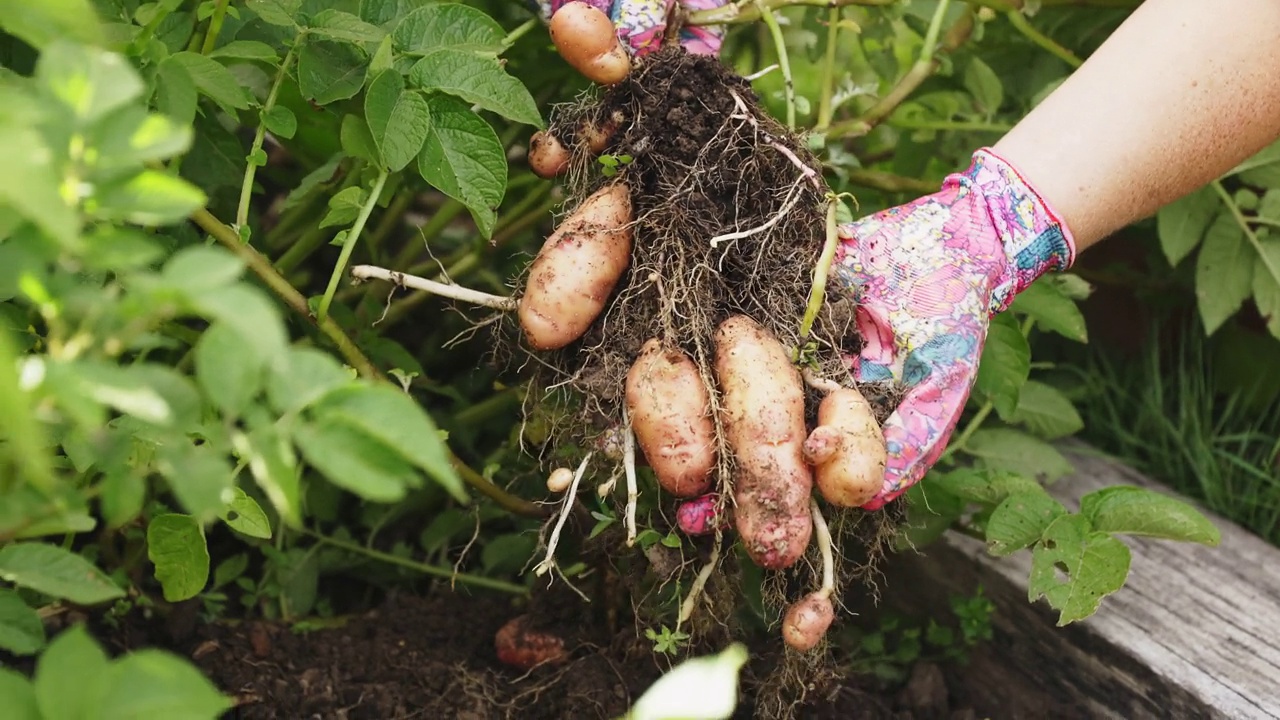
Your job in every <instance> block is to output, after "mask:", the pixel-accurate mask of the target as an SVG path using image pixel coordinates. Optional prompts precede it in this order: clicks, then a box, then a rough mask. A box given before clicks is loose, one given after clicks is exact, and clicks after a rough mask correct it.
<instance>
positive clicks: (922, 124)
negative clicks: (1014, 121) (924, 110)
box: [885, 120, 1013, 133]
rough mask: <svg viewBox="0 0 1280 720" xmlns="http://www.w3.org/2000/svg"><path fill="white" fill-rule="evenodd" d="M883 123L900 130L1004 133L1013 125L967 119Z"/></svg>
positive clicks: (891, 121)
mask: <svg viewBox="0 0 1280 720" xmlns="http://www.w3.org/2000/svg"><path fill="white" fill-rule="evenodd" d="M885 124H886V125H890V126H892V127H896V128H900V129H902V130H959V131H972V132H998V133H1005V132H1009V131H1010V130H1012V129H1013V126H1012V125H1009V124H1007V123H989V122H981V121H967V120H888V121H886V122H885Z"/></svg>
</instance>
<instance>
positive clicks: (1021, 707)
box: [883, 444, 1280, 720]
mask: <svg viewBox="0 0 1280 720" xmlns="http://www.w3.org/2000/svg"><path fill="white" fill-rule="evenodd" d="M1064 451H1065V452H1066V453H1067V454H1068V459H1069V460H1071V462H1072V463H1073V465H1074V466H1075V467H1076V473H1075V474H1074V475H1072V476H1070V477H1067V478H1064V479H1062V480H1060V481H1058V482H1057V483H1055V484H1053V485H1052V486H1051V488H1050V490H1051V492H1052V494H1053V495H1055V496H1056V497H1057V498H1058V499H1059V500H1061V501H1062V502H1063V503H1064V504H1065V505H1067V506H1068V507H1071V508H1072V509H1075V508H1077V507H1078V499H1079V497H1080V496H1081V495H1083V494H1084V493H1087V492H1089V491H1091V490H1095V489H1097V488H1101V487H1108V486H1112V485H1118V484H1129V485H1139V486H1143V487H1149V488H1152V489H1155V490H1158V491H1162V492H1166V493H1169V494H1174V493H1172V491H1171V490H1169V489H1168V488H1167V487H1165V486H1162V485H1160V484H1158V483H1156V482H1155V481H1153V480H1151V479H1150V478H1147V477H1145V476H1143V475H1142V474H1140V473H1138V472H1135V471H1134V470H1132V469H1130V468H1127V467H1125V466H1123V465H1121V464H1119V463H1117V462H1115V461H1113V460H1110V459H1107V458H1104V457H1102V456H1101V455H1100V454H1098V453H1096V452H1093V451H1091V450H1090V449H1089V448H1087V447H1084V446H1081V445H1078V444H1070V445H1067V446H1065V447H1064ZM1206 514H1207V515H1208V516H1209V517H1210V518H1211V519H1212V520H1213V522H1214V523H1215V524H1216V525H1217V526H1218V527H1219V529H1220V530H1221V531H1222V544H1221V545H1220V546H1218V547H1216V548H1209V547H1204V546H1201V545H1194V544H1187V543H1174V542H1168V541H1159V540H1151V539H1147V538H1133V537H1126V538H1124V541H1125V543H1126V544H1127V545H1129V547H1130V549H1131V551H1132V555H1133V559H1132V564H1131V568H1130V572H1129V579H1128V582H1127V583H1126V584H1125V587H1124V588H1123V589H1122V590H1121V591H1120V592H1118V593H1115V594H1113V595H1110V596H1108V597H1106V598H1104V599H1103V601H1102V605H1101V607H1100V608H1099V610H1098V613H1097V614H1095V615H1094V616H1092V617H1090V618H1088V619H1086V620H1084V621H1082V622H1079V623H1075V624H1073V625H1070V626H1067V627H1065V628H1059V627H1057V626H1056V618H1057V614H1056V613H1055V612H1053V611H1052V610H1051V609H1050V608H1049V607H1048V605H1047V603H1045V602H1044V601H1043V600H1042V601H1039V602H1037V603H1036V604H1035V605H1031V604H1030V603H1028V602H1027V592H1026V582H1027V573H1028V570H1029V569H1030V554H1029V553H1028V552H1025V551H1024V552H1021V553H1018V554H1017V555H1015V556H1013V557H1008V558H993V557H991V556H989V555H987V553H986V551H985V549H984V547H983V544H982V543H981V542H980V541H977V540H974V539H972V538H966V537H962V536H958V535H955V534H954V533H953V534H949V536H948V537H947V538H945V539H944V540H942V541H939V542H938V543H936V544H935V545H933V546H929V547H927V548H924V549H923V550H922V551H921V553H920V555H919V556H918V557H915V558H912V559H910V560H908V559H907V558H906V557H899V558H898V562H895V563H892V565H893V566H894V568H893V569H892V570H890V571H889V577H888V578H887V580H888V581H889V582H888V586H887V587H885V588H884V590H885V593H886V597H885V598H884V599H883V600H884V601H887V602H888V603H891V604H893V605H896V606H898V607H903V606H904V605H905V606H908V607H910V606H913V605H914V609H916V610H920V611H937V610H939V609H940V607H939V603H940V602H941V603H945V601H946V598H945V597H942V598H938V597H937V595H938V593H933V592H929V593H923V592H919V590H917V591H916V592H912V588H917V589H919V588H928V587H941V588H944V589H945V590H946V591H947V592H949V593H958V594H968V595H971V594H972V593H973V592H974V591H975V590H976V589H977V587H978V585H979V583H980V584H981V585H982V587H983V591H984V593H985V594H986V596H987V597H989V598H990V599H991V600H992V601H993V602H994V603H995V604H996V606H997V608H998V610H997V613H996V615H995V616H994V618H993V621H994V624H995V641H994V642H993V643H990V644H989V645H988V646H987V647H985V648H983V649H981V650H980V651H978V652H976V653H975V654H974V656H973V658H972V661H971V663H970V664H969V666H968V667H967V668H965V669H964V670H963V671H962V672H963V673H964V678H965V681H964V683H963V686H962V687H958V688H953V689H952V690H953V692H954V693H956V694H957V695H960V696H962V697H965V698H966V699H967V700H968V701H969V702H970V703H971V704H972V706H973V707H975V708H977V709H978V710H979V712H982V713H985V714H986V715H987V716H988V717H990V718H993V720H1004V719H1005V718H1009V719H1016V720H1021V719H1022V718H1121V719H1123V720H1142V719H1145V718H1160V719H1161V720H1169V719H1176V718H1241V719H1250V720H1252V719H1254V718H1280V549H1277V548H1275V547H1273V546H1271V545H1269V544H1268V543H1266V542H1264V541H1262V540H1261V539H1259V538H1258V537H1256V536H1255V535H1253V534H1251V533H1249V532H1248V531H1246V530H1244V529H1242V528H1240V527H1238V526H1236V525H1233V524H1231V523H1230V522H1228V521H1227V520H1225V519H1223V518H1222V517H1220V516H1217V515H1215V514H1212V513H1207V512H1206ZM923 595H930V596H934V597H932V598H931V599H923V598H921V596H923ZM943 607H945V606H943ZM904 609H905V608H904Z"/></svg>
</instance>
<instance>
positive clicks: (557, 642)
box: [493, 615, 569, 671]
mask: <svg viewBox="0 0 1280 720" xmlns="http://www.w3.org/2000/svg"><path fill="white" fill-rule="evenodd" d="M529 625H530V620H529V616H528V615H518V616H516V617H514V618H512V619H511V620H510V621H508V622H507V624H506V625H503V626H502V627H501V628H499V629H498V632H497V634H495V635H494V638H493V645H494V650H495V651H497V654H498V660H500V661H501V662H502V663H504V664H506V665H510V666H511V667H514V668H516V669H518V670H521V671H527V670H530V669H532V668H534V667H536V666H538V665H554V664H559V663H562V662H564V661H565V660H568V659H569V651H568V650H567V649H565V646H564V640H563V639H562V638H559V637H557V636H555V635H553V634H551V633H548V632H539V631H537V630H533V629H532V628H530V627H529Z"/></svg>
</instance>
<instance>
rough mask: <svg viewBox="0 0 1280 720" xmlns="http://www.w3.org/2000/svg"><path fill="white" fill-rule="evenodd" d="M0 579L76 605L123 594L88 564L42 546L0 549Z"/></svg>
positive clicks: (29, 544)
mask: <svg viewBox="0 0 1280 720" xmlns="http://www.w3.org/2000/svg"><path fill="white" fill-rule="evenodd" d="M0 579H3V580H5V581H6V582H11V583H13V584H14V585H17V586H19V587H26V588H31V589H32V590H35V591H37V592H42V593H44V594H45V595H51V596H53V597H56V598H62V599H65V600H70V601H71V602H73V603H76V604H78V605H96V604H97V603H100V602H106V601H108V600H115V599H117V598H122V597H124V591H123V590H121V589H120V588H119V587H118V586H117V585H116V584H115V582H113V581H112V580H111V578H109V577H107V576H106V574H104V573H103V572H102V571H101V570H99V569H98V568H97V567H96V566H94V565H93V564H92V563H90V562H89V561H88V560H85V559H84V558H82V557H80V556H79V555H76V554H75V553H72V552H69V551H67V550H63V549H62V548H60V547H58V546H57V545H50V544H47V543H41V542H18V543H13V544H11V545H6V546H4V547H3V548H0Z"/></svg>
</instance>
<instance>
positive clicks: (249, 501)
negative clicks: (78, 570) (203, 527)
mask: <svg viewBox="0 0 1280 720" xmlns="http://www.w3.org/2000/svg"><path fill="white" fill-rule="evenodd" d="M232 491H233V492H234V493H235V499H233V500H232V501H231V502H230V504H228V505H227V507H225V508H223V510H222V512H221V513H219V517H221V518H222V521H223V522H225V523H226V524H227V525H229V526H230V527H231V529H233V530H235V531H237V532H240V533H244V534H245V535H248V536H249V537H254V538H261V539H263V540H270V539H271V521H270V520H268V519H267V514H266V513H265V512H263V510H262V506H261V505H258V501H256V500H254V499H253V498H251V497H249V496H248V495H246V494H245V492H244V490H241V489H240V488H233V490H232Z"/></svg>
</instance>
